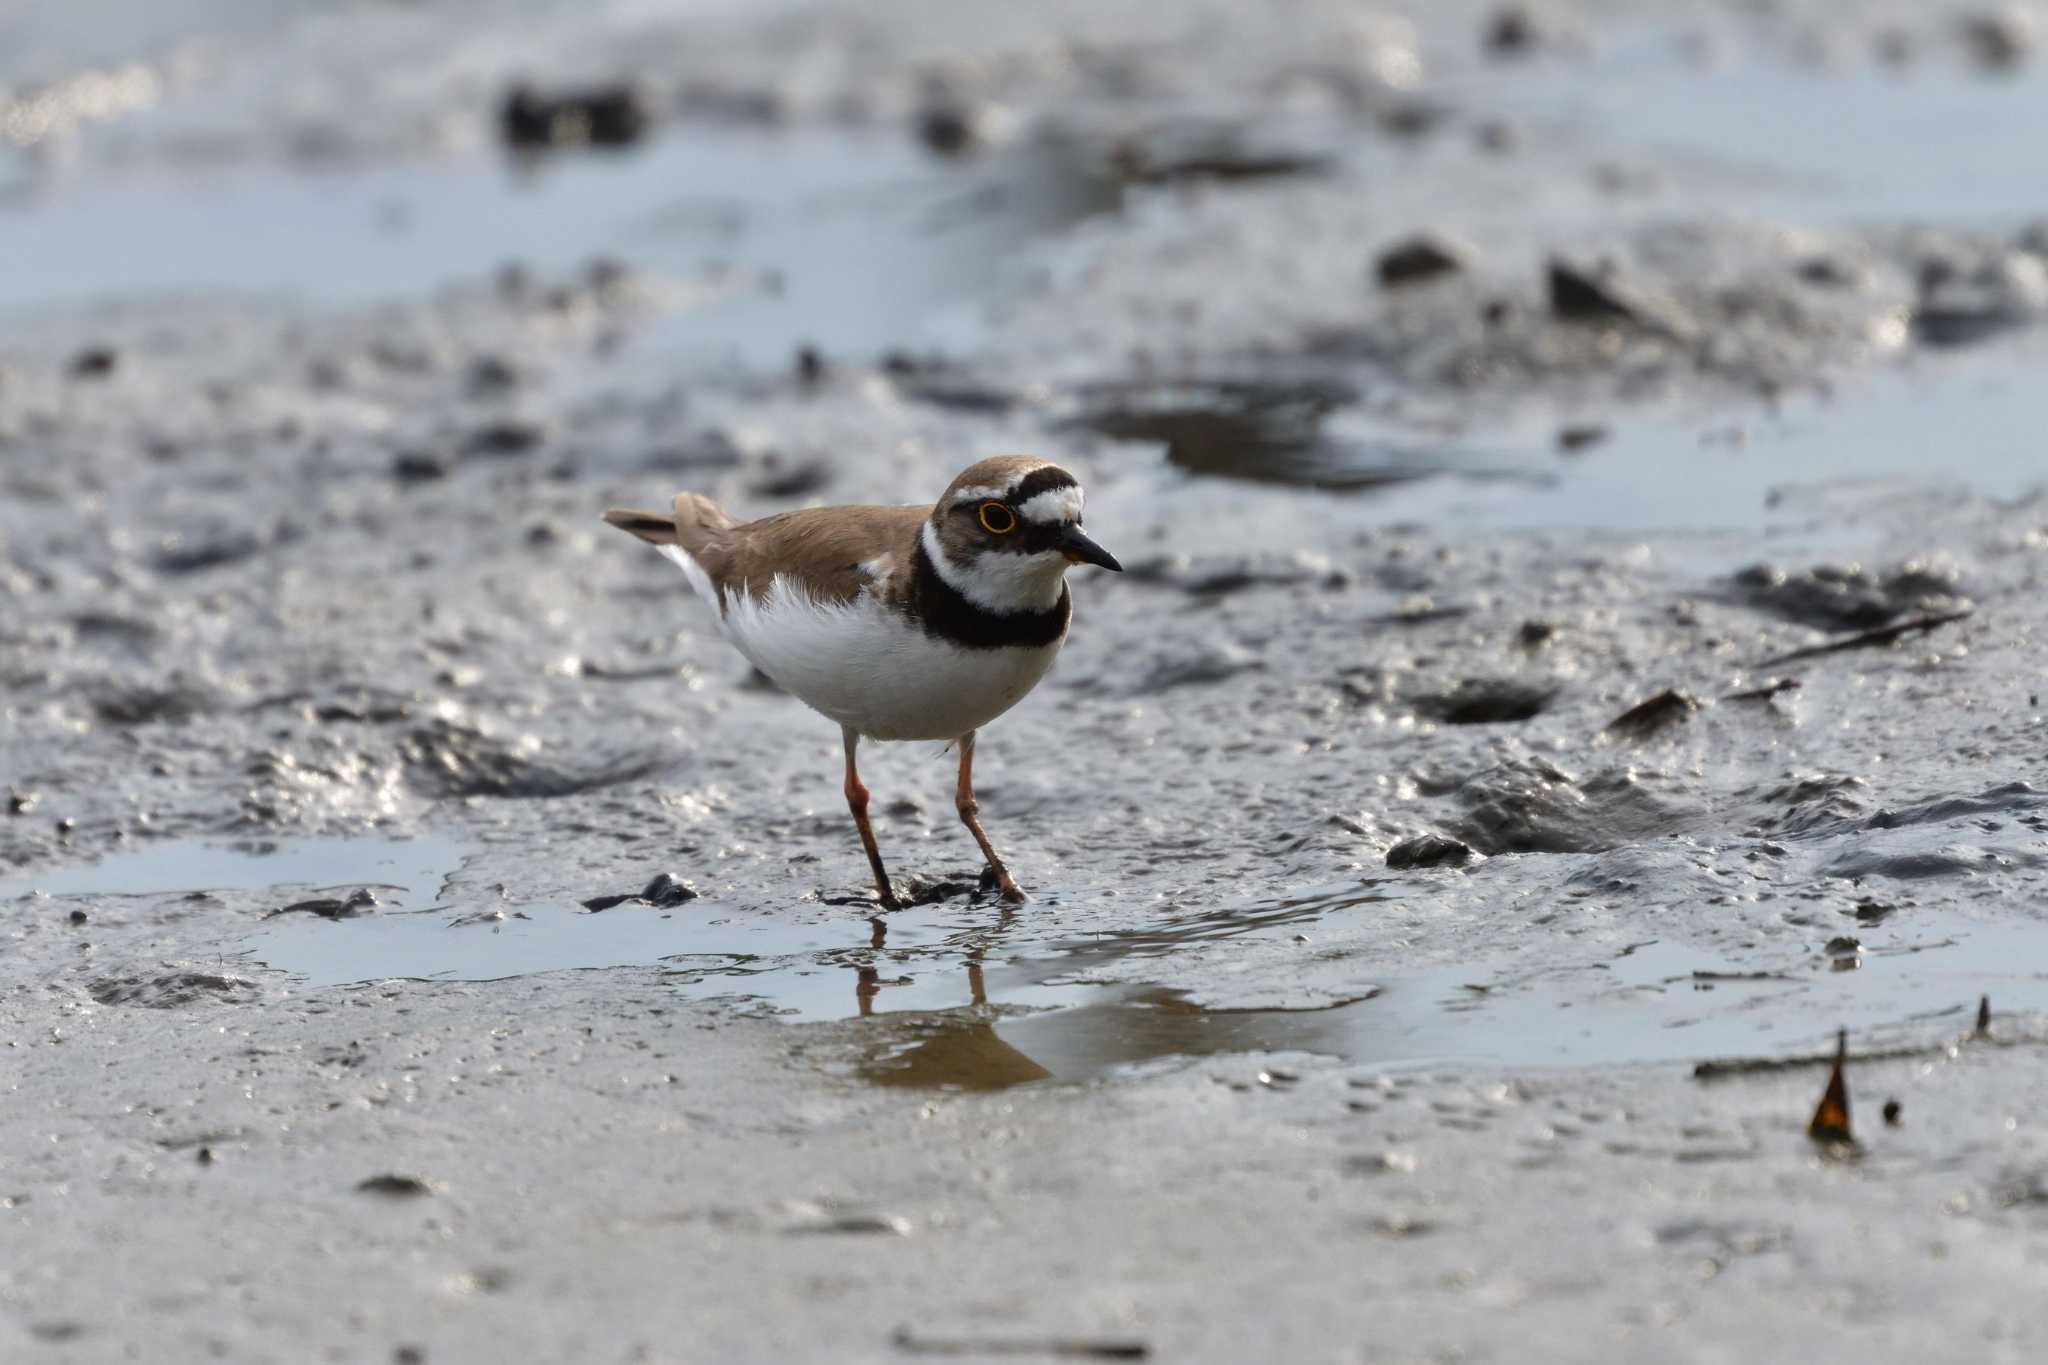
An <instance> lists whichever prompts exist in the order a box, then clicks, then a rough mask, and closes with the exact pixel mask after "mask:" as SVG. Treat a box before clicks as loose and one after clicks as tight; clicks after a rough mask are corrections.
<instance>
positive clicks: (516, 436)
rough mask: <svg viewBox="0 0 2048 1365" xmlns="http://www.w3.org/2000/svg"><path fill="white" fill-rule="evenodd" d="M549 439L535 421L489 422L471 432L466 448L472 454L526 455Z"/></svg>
mask: <svg viewBox="0 0 2048 1365" xmlns="http://www.w3.org/2000/svg"><path fill="white" fill-rule="evenodd" d="M546 439H547V432H546V430H545V429H544V428H542V427H541V426H539V425H537V424H536V423H533V422H518V421H505V422H487V423H485V424H484V425H483V426H480V427H478V428H477V429H476V430H475V431H472V432H471V433H470V434H469V441H468V442H467V444H466V445H465V446H464V449H465V450H466V451H467V452H468V453H469V454H471V455H524V454H527V453H528V452H530V451H532V450H534V449H535V448H536V447H538V446H539V445H540V443H541V442H542V441H544V440H546Z"/></svg>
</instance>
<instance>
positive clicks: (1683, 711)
mask: <svg viewBox="0 0 2048 1365" xmlns="http://www.w3.org/2000/svg"><path fill="white" fill-rule="evenodd" d="M1699 709H1700V704H1699V701H1698V700H1697V699H1696V698H1694V697H1692V696H1690V695H1689V694H1687V693H1684V692H1680V691H1679V690H1678V689H1677V688H1674V687H1667V688H1665V689H1664V690H1663V691H1662V692H1659V693H1658V694H1657V695H1656V696H1654V697H1651V698H1650V699H1649V700H1648V701H1645V702H1640V703H1638V704H1636V705H1635V706H1631V707H1630V708H1629V709H1628V710H1626V711H1624V712H1622V713H1621V714H1620V715H1618V716H1616V717H1615V718H1614V719H1613V720H1611V721H1609V722H1607V728H1606V729H1605V730H1603V731H1601V733H1602V734H1607V735H1619V736H1622V737H1624V738H1628V739H1648V738H1649V737H1650V736H1652V735H1655V734H1658V733H1661V732H1662V731H1665V730H1668V729H1670V728H1671V727H1672V726H1674V725H1677V724H1679V723H1681V722H1683V721H1687V720H1690V719H1692V717H1693V716H1694V715H1695V714H1696V713H1697V712H1698V711H1699Z"/></svg>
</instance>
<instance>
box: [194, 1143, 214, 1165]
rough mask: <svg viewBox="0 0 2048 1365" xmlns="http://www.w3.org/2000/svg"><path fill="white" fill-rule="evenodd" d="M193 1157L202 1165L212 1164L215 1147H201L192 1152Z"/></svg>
mask: <svg viewBox="0 0 2048 1365" xmlns="http://www.w3.org/2000/svg"><path fill="white" fill-rule="evenodd" d="M192 1158H193V1160H195V1161H197V1162H198V1163H199V1164H200V1165H202V1166H211V1165H212V1164H213V1148H211V1147H201V1148H200V1149H199V1150H198V1151H197V1152H194V1153H193V1154H192Z"/></svg>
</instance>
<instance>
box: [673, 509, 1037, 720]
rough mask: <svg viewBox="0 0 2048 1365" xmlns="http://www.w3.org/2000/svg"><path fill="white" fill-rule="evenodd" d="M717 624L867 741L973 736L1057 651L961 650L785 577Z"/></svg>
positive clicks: (876, 610)
mask: <svg viewBox="0 0 2048 1365" xmlns="http://www.w3.org/2000/svg"><path fill="white" fill-rule="evenodd" d="M664 548H667V547H664ZM672 557H673V558H675V559H676V560H677V562H678V563H681V562H682V561H683V560H684V559H686V558H687V556H686V555H683V554H680V553H678V554H677V555H675V556H672ZM695 567H696V566H695V565H694V564H689V565H686V566H685V569H686V571H687V569H690V568H695ZM699 576H701V570H700V571H699V573H697V574H692V575H691V579H692V582H693V583H694V582H695V580H696V579H697V578H698V577H699ZM720 628H721V630H722V631H723V632H724V634H725V638H726V639H728V640H730V641H731V642H732V643H733V645H734V646H735V647H736V648H737V649H738V650H739V651H740V653H742V654H744V655H746V656H747V659H748V660H749V661H750V662H751V663H752V664H753V665H754V667H756V668H758V669H760V670H761V671H762V672H763V673H766V674H767V675H768V676H769V677H771V678H773V679H774V680H775V682H776V684H777V685H778V686H780V687H781V688H782V689H783V690H784V691H787V692H789V693H791V694H792V695H794V696H796V697H797V698H798V699H800V700H801V701H803V702H804V703H805V704H806V705H808V706H810V707H811V708H812V709H814V710H816V711H819V712H821V713H823V714H824V715H826V716H829V717H831V718H832V719H833V720H836V721H838V722H839V723H840V724H841V725H846V726H850V727H852V728H853V729H854V730H855V731H856V732H858V733H859V734H862V735H865V736H867V737H868V738H870V739H938V740H948V739H958V738H959V737H960V736H962V735H964V734H966V733H967V732H968V731H969V730H978V729H980V728H981V727H982V726H984V725H986V724H988V723H989V722H990V721H992V720H994V719H995V718H996V717H997V716H1000V715H1001V714H1003V712H1005V711H1007V710H1009V709H1010V708H1011V707H1012V706H1015V705H1016V704H1017V703H1018V702H1020V701H1022V700H1023V699H1024V694H1025V693H1027V692H1029V691H1030V690H1031V689H1032V688H1033V687H1036V686H1037V685H1038V680H1039V679H1040V678H1043V677H1044V676H1045V673H1046V670H1047V669H1049V668H1051V667H1052V661H1053V660H1054V659H1055V658H1057V657H1058V656H1059V652H1060V642H1059V641H1057V640H1055V641H1054V642H1053V643H1051V644H1049V645H1044V646H1040V647H1037V648H1025V647H1017V646H1006V647H1002V648H998V649H963V648H961V647H960V646H958V645H955V644H951V643H949V642H947V641H945V640H940V639H937V638H934V637H933V636H930V635H927V634H925V632H924V630H923V628H922V627H920V626H919V625H918V624H917V623H916V622H914V621H909V620H906V619H905V618H904V617H902V616H899V615H897V614H896V613H894V612H891V611H888V610H886V609H884V608H883V607H882V605H881V604H880V603H878V602H876V601H875V600H874V599H873V598H871V597H869V596H867V595H865V594H863V595H862V596H860V597H859V598H856V599H855V600H854V601H852V602H850V603H847V604H845V605H843V606H842V605H837V604H832V603H820V602H816V601H813V600H812V599H810V598H809V597H807V596H806V595H804V594H803V593H802V592H800V591H798V590H796V589H795V588H794V587H793V586H792V585H791V584H790V582H789V580H788V579H785V578H778V579H776V580H775V584H774V587H773V588H772V589H771V591H770V592H769V594H768V596H767V598H766V599H764V600H761V601H756V600H754V599H753V598H751V597H746V596H741V597H739V598H737V599H735V600H734V601H733V602H732V604H731V607H730V609H729V610H728V611H727V612H726V613H725V616H724V618H723V619H722V621H721V622H720Z"/></svg>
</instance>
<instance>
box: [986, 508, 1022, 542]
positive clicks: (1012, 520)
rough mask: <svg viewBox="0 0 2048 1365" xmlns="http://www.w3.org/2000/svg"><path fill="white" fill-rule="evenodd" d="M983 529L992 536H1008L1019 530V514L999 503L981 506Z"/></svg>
mask: <svg viewBox="0 0 2048 1365" xmlns="http://www.w3.org/2000/svg"><path fill="white" fill-rule="evenodd" d="M981 529H982V530H984V531H986V532H988V533H989V534H990V535H992V536H1006V535H1008V534H1010V532H1012V531H1014V530H1016V529H1017V514H1016V513H1015V512H1012V511H1011V510H1010V509H1009V508H1007V507H1005V506H1003V504H1001V503H999V502H985V503H983V504H982V505H981Z"/></svg>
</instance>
